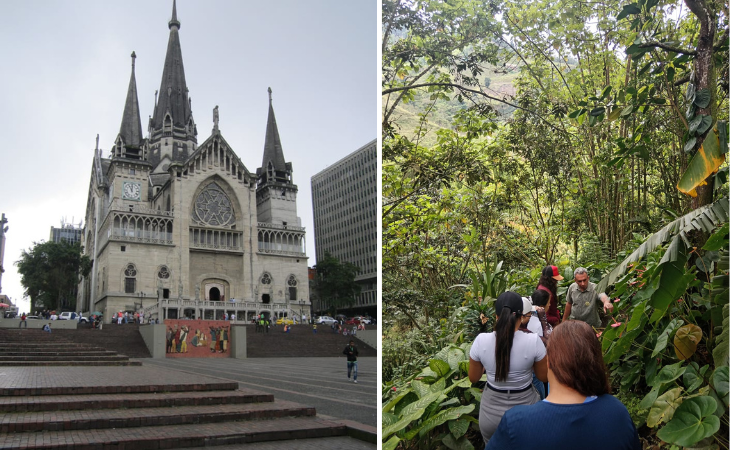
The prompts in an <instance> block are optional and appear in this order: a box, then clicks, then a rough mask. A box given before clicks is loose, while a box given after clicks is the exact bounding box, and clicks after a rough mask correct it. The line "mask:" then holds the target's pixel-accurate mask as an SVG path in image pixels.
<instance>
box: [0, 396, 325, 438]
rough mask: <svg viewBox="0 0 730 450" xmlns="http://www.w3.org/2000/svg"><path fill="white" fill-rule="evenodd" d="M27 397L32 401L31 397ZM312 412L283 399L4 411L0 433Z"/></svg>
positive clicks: (310, 413) (303, 414) (217, 421)
mask: <svg viewBox="0 0 730 450" xmlns="http://www.w3.org/2000/svg"><path fill="white" fill-rule="evenodd" d="M29 400H30V401H32V399H29ZM314 415H315V410H314V408H311V407H308V406H304V405H301V404H299V403H293V402H287V401H283V400H278V401H275V402H268V403H248V404H238V405H236V404H233V405H231V404H229V405H210V406H185V407H174V408H167V407H159V408H137V409H132V410H130V409H102V410H95V409H89V410H86V411H78V410H77V411H45V412H34V413H27V412H23V413H10V414H4V415H3V417H2V418H1V419H0V433H18V432H28V431H64V430H90V429H97V430H101V429H107V428H132V427H140V426H146V427H152V426H165V425H184V424H205V423H219V422H228V421H247V420H261V419H273V418H278V417H306V416H314Z"/></svg>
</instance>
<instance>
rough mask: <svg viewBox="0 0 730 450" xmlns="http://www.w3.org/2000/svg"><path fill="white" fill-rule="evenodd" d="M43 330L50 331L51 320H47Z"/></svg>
mask: <svg viewBox="0 0 730 450" xmlns="http://www.w3.org/2000/svg"><path fill="white" fill-rule="evenodd" d="M43 331H45V332H46V333H50V332H51V322H48V324H47V325H43Z"/></svg>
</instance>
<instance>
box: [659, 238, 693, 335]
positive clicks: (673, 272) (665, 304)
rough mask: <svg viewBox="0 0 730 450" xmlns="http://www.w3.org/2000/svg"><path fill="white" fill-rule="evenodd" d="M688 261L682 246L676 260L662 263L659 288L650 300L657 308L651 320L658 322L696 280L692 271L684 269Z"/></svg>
mask: <svg viewBox="0 0 730 450" xmlns="http://www.w3.org/2000/svg"><path fill="white" fill-rule="evenodd" d="M667 251H669V249H667ZM665 256H666V254H665ZM662 259H663V258H662ZM686 262H687V256H686V253H685V249H684V248H683V247H682V248H680V249H679V255H678V256H677V259H676V260H673V261H671V260H670V261H666V262H664V263H663V264H661V266H660V267H661V275H660V281H659V288H658V289H657V290H656V292H655V293H654V295H653V296H652V298H651V301H650V302H649V303H650V304H651V305H652V306H653V307H654V308H655V309H654V313H653V314H652V315H651V318H650V319H649V320H650V321H651V322H657V321H659V320H660V319H661V318H662V317H664V314H666V311H667V309H668V308H669V306H670V305H671V304H672V303H674V302H676V301H677V300H678V299H680V298H681V297H682V295H683V294H684V293H685V291H686V290H687V286H688V285H689V283H690V282H691V281H692V280H694V278H695V275H694V274H693V273H692V272H686V271H685V269H684V265H685V263H686Z"/></svg>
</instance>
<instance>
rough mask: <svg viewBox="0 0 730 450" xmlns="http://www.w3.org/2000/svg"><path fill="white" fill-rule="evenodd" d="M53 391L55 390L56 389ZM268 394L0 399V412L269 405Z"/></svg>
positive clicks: (244, 391)
mask: <svg viewBox="0 0 730 450" xmlns="http://www.w3.org/2000/svg"><path fill="white" fill-rule="evenodd" d="M55 390H59V389H58V388H56V389H55ZM273 401H274V396H273V395H272V394H266V393H264V392H261V391H253V390H250V389H237V390H235V391H230V390H220V391H210V390H206V391H192V392H187V391H183V392H163V393H134V394H75V395H51V394H46V395H38V396H20V395H16V396H13V397H0V413H24V412H43V411H79V410H83V409H91V410H94V411H99V410H102V409H117V408H162V407H167V408H172V407H182V406H185V407H187V406H206V405H241V404H246V403H270V402H273Z"/></svg>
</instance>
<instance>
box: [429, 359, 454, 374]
mask: <svg viewBox="0 0 730 450" xmlns="http://www.w3.org/2000/svg"><path fill="white" fill-rule="evenodd" d="M428 367H430V368H431V370H433V371H434V372H436V374H437V375H438V376H439V377H443V376H444V375H446V374H447V373H449V371H450V370H451V367H450V366H449V363H447V362H446V361H443V360H441V359H431V360H429V361H428Z"/></svg>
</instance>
